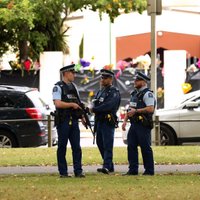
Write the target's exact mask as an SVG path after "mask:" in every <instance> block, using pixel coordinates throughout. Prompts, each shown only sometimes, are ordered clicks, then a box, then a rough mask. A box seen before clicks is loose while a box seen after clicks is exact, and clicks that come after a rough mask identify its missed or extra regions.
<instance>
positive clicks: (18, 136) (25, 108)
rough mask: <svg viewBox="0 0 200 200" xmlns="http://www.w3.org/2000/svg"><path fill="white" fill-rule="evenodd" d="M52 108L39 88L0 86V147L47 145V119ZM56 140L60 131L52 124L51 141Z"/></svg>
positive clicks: (54, 142)
mask: <svg viewBox="0 0 200 200" xmlns="http://www.w3.org/2000/svg"><path fill="white" fill-rule="evenodd" d="M50 111H51V110H50V109H49V107H48V105H46V104H45V102H44V101H43V100H42V98H41V97H40V93H39V92H38V90H37V89H34V88H29V87H22V86H11V85H0V148H2V147H37V146H41V145H46V144H47V143H48V130H47V121H45V119H47V115H49V114H50ZM27 119H29V120H28V121H24V120H27ZM2 120H10V121H2ZM56 143H57V132H56V129H55V127H53V123H52V144H53V145H54V144H56Z"/></svg>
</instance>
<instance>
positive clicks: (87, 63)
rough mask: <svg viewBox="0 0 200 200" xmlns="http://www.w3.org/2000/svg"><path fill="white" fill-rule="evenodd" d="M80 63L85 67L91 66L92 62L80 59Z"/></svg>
mask: <svg viewBox="0 0 200 200" xmlns="http://www.w3.org/2000/svg"><path fill="white" fill-rule="evenodd" d="M80 64H81V66H83V67H88V66H90V62H88V61H85V60H84V59H82V58H81V59H80Z"/></svg>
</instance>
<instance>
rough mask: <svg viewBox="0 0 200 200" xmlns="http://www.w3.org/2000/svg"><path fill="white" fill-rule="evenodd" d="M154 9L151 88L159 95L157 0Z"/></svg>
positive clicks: (152, 18)
mask: <svg viewBox="0 0 200 200" xmlns="http://www.w3.org/2000/svg"><path fill="white" fill-rule="evenodd" d="M152 7H153V9H152V11H153V12H151V90H153V92H154V94H155V97H157V66H156V54H157V40H156V0H154V1H153V5H152Z"/></svg>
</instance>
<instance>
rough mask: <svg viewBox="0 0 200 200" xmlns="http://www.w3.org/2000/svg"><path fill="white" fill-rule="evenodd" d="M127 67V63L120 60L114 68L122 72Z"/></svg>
mask: <svg viewBox="0 0 200 200" xmlns="http://www.w3.org/2000/svg"><path fill="white" fill-rule="evenodd" d="M128 65H129V63H128V62H126V61H124V60H120V61H118V62H117V65H116V68H117V69H119V70H122V71H123V70H124V69H125V68H126V67H128Z"/></svg>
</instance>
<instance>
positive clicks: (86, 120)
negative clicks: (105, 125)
mask: <svg viewBox="0 0 200 200" xmlns="http://www.w3.org/2000/svg"><path fill="white" fill-rule="evenodd" d="M72 86H73V87H74V89H75V91H76V97H77V100H78V104H79V106H80V107H81V109H82V111H83V116H84V118H85V122H86V123H85V128H86V129H88V127H89V128H90V130H91V132H92V135H93V144H94V143H95V132H94V130H92V125H91V123H90V120H89V118H88V114H89V113H90V112H89V109H88V108H85V105H84V104H83V103H82V102H81V99H80V96H79V93H78V91H77V89H76V87H75V85H74V84H73V83H72Z"/></svg>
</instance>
